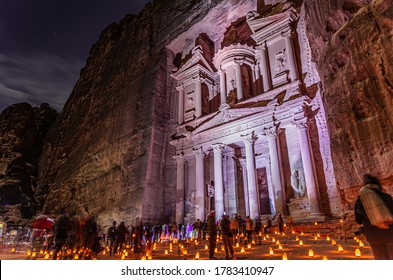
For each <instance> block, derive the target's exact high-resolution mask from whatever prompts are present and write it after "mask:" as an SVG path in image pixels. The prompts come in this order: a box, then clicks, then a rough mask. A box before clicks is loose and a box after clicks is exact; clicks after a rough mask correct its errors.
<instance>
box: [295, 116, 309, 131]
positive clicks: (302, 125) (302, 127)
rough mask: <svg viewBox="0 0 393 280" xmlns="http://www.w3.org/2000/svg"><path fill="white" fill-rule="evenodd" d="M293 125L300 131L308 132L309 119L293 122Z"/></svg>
mask: <svg viewBox="0 0 393 280" xmlns="http://www.w3.org/2000/svg"><path fill="white" fill-rule="evenodd" d="M291 124H293V125H295V126H296V128H297V129H298V130H306V129H307V128H308V118H307V117H304V118H302V119H298V120H293V121H291Z"/></svg>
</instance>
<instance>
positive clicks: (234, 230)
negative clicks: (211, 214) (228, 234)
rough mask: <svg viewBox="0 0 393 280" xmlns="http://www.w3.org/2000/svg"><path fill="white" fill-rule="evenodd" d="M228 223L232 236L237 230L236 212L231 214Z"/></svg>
mask: <svg viewBox="0 0 393 280" xmlns="http://www.w3.org/2000/svg"><path fill="white" fill-rule="evenodd" d="M230 223H231V224H230V227H231V231H232V236H236V235H237V233H238V232H239V223H238V221H237V214H234V215H233V218H232V219H231V222H230Z"/></svg>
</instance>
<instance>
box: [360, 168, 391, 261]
mask: <svg viewBox="0 0 393 280" xmlns="http://www.w3.org/2000/svg"><path fill="white" fill-rule="evenodd" d="M381 189H382V188H381V183H380V182H379V179H378V178H376V177H373V176H371V175H370V174H365V175H364V186H363V187H362V188H361V189H360V191H359V196H358V199H357V200H356V203H355V221H356V222H357V223H358V224H362V225H363V228H364V234H365V235H366V238H367V241H368V243H370V246H371V249H372V251H373V255H374V259H376V260H393V199H392V197H391V196H390V195H389V194H387V193H384V192H382V190H381Z"/></svg>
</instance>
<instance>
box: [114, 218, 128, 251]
mask: <svg viewBox="0 0 393 280" xmlns="http://www.w3.org/2000/svg"><path fill="white" fill-rule="evenodd" d="M128 233H129V232H128V229H127V227H126V225H125V223H124V222H121V223H120V225H119V226H118V227H117V234H116V241H115V244H116V245H115V250H116V251H117V250H119V252H121V251H122V250H123V249H124V248H125V245H126V240H127V236H128Z"/></svg>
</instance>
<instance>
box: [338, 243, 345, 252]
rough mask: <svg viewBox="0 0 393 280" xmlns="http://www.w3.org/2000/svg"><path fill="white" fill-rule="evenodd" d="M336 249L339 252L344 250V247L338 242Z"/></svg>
mask: <svg viewBox="0 0 393 280" xmlns="http://www.w3.org/2000/svg"><path fill="white" fill-rule="evenodd" d="M337 250H338V251H339V252H344V249H343V247H342V246H341V245H340V244H339V245H338V247H337Z"/></svg>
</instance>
